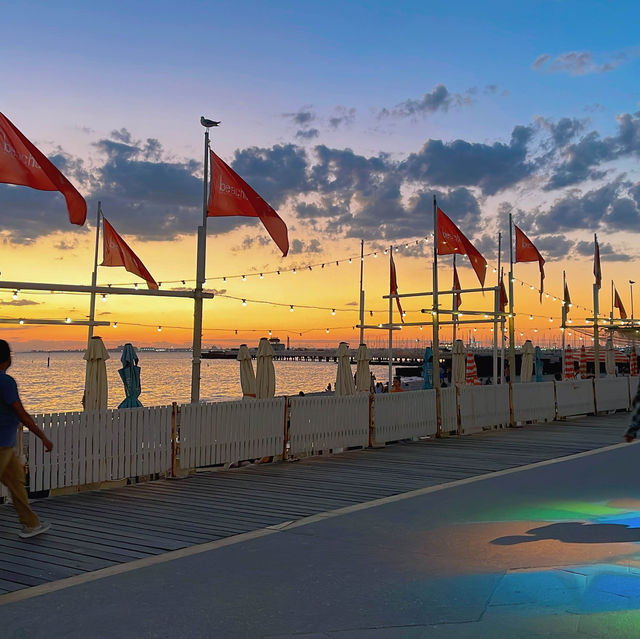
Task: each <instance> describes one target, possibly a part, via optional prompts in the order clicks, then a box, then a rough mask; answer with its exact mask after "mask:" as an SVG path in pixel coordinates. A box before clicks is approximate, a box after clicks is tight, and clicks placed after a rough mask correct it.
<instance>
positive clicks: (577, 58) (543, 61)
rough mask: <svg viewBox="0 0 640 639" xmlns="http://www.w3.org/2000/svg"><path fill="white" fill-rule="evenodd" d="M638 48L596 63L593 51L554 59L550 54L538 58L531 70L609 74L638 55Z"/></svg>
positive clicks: (568, 54)
mask: <svg viewBox="0 0 640 639" xmlns="http://www.w3.org/2000/svg"><path fill="white" fill-rule="evenodd" d="M638 53H639V51H638V49H637V48H633V49H626V50H624V51H620V52H618V53H614V54H611V55H609V56H608V59H606V60H604V61H602V62H599V63H598V62H596V61H595V59H594V56H593V53H591V51H569V52H567V53H561V54H560V55H558V56H556V57H555V58H553V57H552V56H551V55H549V54H548V53H543V54H542V55H540V56H538V57H537V58H536V59H535V60H534V61H533V63H532V64H531V68H532V69H533V70H534V71H547V72H550V73H567V74H569V75H574V76H577V75H587V74H588V73H607V72H608V71H613V70H614V69H616V68H617V67H619V66H620V65H621V64H624V63H625V62H628V61H629V60H631V59H633V58H634V57H636V56H637V55H638Z"/></svg>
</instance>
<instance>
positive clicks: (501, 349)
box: [494, 268, 505, 384]
mask: <svg viewBox="0 0 640 639" xmlns="http://www.w3.org/2000/svg"><path fill="white" fill-rule="evenodd" d="M500 279H502V280H503V281H504V268H502V269H501V270H500ZM496 330H497V327H496V328H494V332H495V331H496ZM504 350H505V341H504V317H502V318H501V320H500V380H501V382H502V383H503V384H504V360H505V355H504Z"/></svg>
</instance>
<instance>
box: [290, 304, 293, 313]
mask: <svg viewBox="0 0 640 639" xmlns="http://www.w3.org/2000/svg"><path fill="white" fill-rule="evenodd" d="M289 312H290V313H293V304H291V306H289Z"/></svg>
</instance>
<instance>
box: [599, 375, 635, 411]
mask: <svg viewBox="0 0 640 639" xmlns="http://www.w3.org/2000/svg"><path fill="white" fill-rule="evenodd" d="M594 386H595V399H596V408H597V409H598V412H600V411H610V410H621V409H628V408H629V378H628V377H601V378H600V379H596V380H595V381H594Z"/></svg>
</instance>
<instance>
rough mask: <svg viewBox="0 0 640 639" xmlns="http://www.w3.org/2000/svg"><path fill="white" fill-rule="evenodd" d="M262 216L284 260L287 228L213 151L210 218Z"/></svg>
mask: <svg viewBox="0 0 640 639" xmlns="http://www.w3.org/2000/svg"><path fill="white" fill-rule="evenodd" d="M231 215H240V216H244V217H259V218H260V221H261V222H262V224H264V227H265V228H266V229H267V232H268V233H269V235H270V236H271V238H272V239H273V241H274V242H275V243H276V244H277V245H278V248H279V249H280V250H281V251H282V256H283V257H284V256H285V255H286V254H287V253H288V252H289V235H288V232H287V225H286V224H285V223H284V222H283V220H282V218H280V216H279V215H278V214H277V213H276V212H275V210H274V209H273V208H272V207H271V206H269V205H268V204H267V203H266V202H265V201H264V200H263V199H262V198H261V197H260V196H259V195H258V194H257V193H256V192H255V191H254V190H253V189H252V188H251V187H250V186H249V185H248V184H247V183H246V182H245V181H244V180H243V179H242V178H241V177H240V176H239V175H238V174H237V173H236V172H235V171H234V170H233V169H232V168H231V167H230V166H229V165H228V164H226V163H225V162H223V161H222V160H221V159H220V158H219V157H218V156H217V155H216V154H215V153H214V152H213V151H211V190H210V192H209V206H208V207H207V216H208V217H225V216H231Z"/></svg>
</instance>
